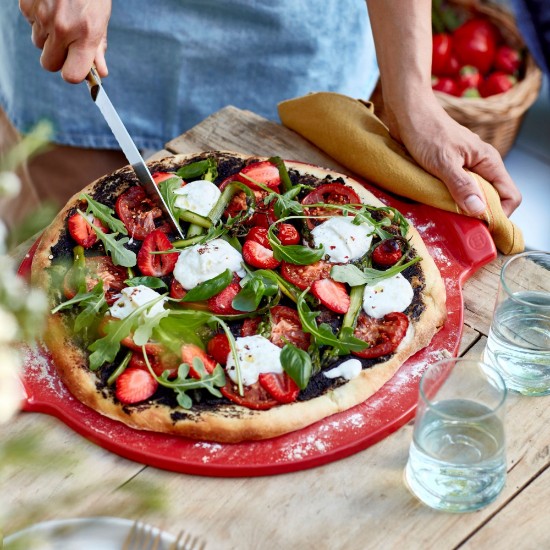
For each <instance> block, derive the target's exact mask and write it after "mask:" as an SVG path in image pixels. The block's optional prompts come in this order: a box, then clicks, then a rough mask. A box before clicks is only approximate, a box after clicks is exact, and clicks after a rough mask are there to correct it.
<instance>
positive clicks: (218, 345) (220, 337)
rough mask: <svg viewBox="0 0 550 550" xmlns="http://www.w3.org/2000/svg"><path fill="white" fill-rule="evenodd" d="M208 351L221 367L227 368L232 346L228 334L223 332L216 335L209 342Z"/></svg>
mask: <svg viewBox="0 0 550 550" xmlns="http://www.w3.org/2000/svg"><path fill="white" fill-rule="evenodd" d="M206 350H207V351H208V354H209V355H211V356H212V357H213V358H214V359H215V360H216V361H217V362H218V363H219V364H220V365H224V366H225V364H226V363H227V356H228V355H229V354H230V353H231V346H230V345H229V338H227V334H225V333H224V332H223V333H221V334H216V335H214V336H213V337H212V339H211V340H210V341H209V342H208V344H207V346H206Z"/></svg>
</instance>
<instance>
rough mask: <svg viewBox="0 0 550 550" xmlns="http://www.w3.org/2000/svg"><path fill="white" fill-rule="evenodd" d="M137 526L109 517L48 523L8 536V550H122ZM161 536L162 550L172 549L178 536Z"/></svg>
mask: <svg viewBox="0 0 550 550" xmlns="http://www.w3.org/2000/svg"><path fill="white" fill-rule="evenodd" d="M134 523H135V522H134V521H133V520H130V519H123V518H109V517H97V518H78V519H63V520H55V521H45V522H43V523H37V524H35V525H31V526H30V527H27V528H26V529H23V530H22V531H18V532H17V533H13V534H12V535H10V536H9V537H6V539H4V550H27V549H30V548H32V549H33V550H76V549H78V550H121V548H122V545H123V544H124V540H125V539H126V537H127V536H128V533H129V532H130V530H131V529H132V526H133V525H134ZM151 529H152V531H153V533H154V534H155V535H156V534H158V533H159V530H158V529H157V528H156V527H151ZM161 537H162V544H161V545H160V547H159V550H168V548H169V546H170V544H171V543H172V542H174V540H175V537H174V536H172V535H170V534H169V533H165V532H162V533H161Z"/></svg>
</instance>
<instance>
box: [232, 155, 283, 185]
mask: <svg viewBox="0 0 550 550" xmlns="http://www.w3.org/2000/svg"><path fill="white" fill-rule="evenodd" d="M248 178H250V179H253V180H254V181H257V182H259V183H263V184H264V185H266V186H267V187H269V188H270V189H273V190H277V189H278V187H279V185H281V176H280V175H279V169H278V168H277V167H276V166H275V165H274V164H271V162H269V161H268V160H264V161H262V162H255V163H253V164H249V165H248V166H245V167H244V168H243V169H242V170H241V171H240V172H239V173H238V174H236V175H235V176H234V179H236V180H237V181H240V182H242V183H245V184H246V185H248V187H250V189H259V187H258V186H257V185H254V183H253V182H251V181H250V179H248Z"/></svg>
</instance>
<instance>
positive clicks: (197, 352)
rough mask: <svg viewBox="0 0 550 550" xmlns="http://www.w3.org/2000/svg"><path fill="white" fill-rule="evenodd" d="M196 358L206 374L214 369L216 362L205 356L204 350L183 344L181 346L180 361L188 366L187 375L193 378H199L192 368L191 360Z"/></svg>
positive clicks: (193, 345)
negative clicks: (200, 362)
mask: <svg viewBox="0 0 550 550" xmlns="http://www.w3.org/2000/svg"><path fill="white" fill-rule="evenodd" d="M195 357H196V358H198V359H200V360H201V361H202V363H203V365H204V368H205V370H206V372H207V373H208V374H210V373H211V372H213V370H214V369H215V368H216V361H214V359H212V357H210V356H209V355H207V354H206V352H205V351H204V350H202V349H201V348H199V346H197V345H195V344H183V345H182V346H181V359H182V361H183V362H184V363H187V364H188V365H189V374H190V375H191V376H192V377H193V378H200V376H199V373H198V372H197V371H196V370H195V369H194V367H193V359H195Z"/></svg>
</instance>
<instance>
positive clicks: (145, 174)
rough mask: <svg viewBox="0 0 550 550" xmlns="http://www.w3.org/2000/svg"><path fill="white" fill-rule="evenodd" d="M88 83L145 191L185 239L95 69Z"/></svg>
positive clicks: (87, 78) (95, 101) (89, 75)
mask: <svg viewBox="0 0 550 550" xmlns="http://www.w3.org/2000/svg"><path fill="white" fill-rule="evenodd" d="M86 82H87V84H88V88H89V89H90V94H91V96H92V99H93V100H94V103H95V104H96V105H97V106H98V108H99V110H100V111H101V114H102V115H103V117H104V118H105V120H106V122H107V124H108V125H109V128H111V131H112V132H113V135H114V136H115V138H116V140H117V141H118V144H119V145H120V148H121V149H122V152H123V153H124V154H125V155H126V158H127V159H128V162H129V163H130V164H131V165H132V168H133V169H134V172H135V173H136V176H137V178H138V180H139V182H140V184H141V185H142V187H143V189H144V190H145V192H146V193H147V195H148V196H149V197H150V198H151V199H152V200H153V201H154V202H155V203H156V204H158V206H159V207H160V208H161V210H162V211H163V212H164V215H165V216H166V218H167V219H168V221H169V222H170V224H171V225H172V226H173V228H174V230H175V231H176V233H177V234H178V235H179V236H180V237H181V238H182V239H183V238H184V236H183V233H182V231H181V227H180V225H179V224H178V223H177V221H176V219H175V218H174V216H173V215H172V213H171V212H170V209H169V208H168V206H167V205H166V202H165V201H164V198H163V197H162V195H161V194H160V191H159V189H158V187H157V185H156V184H155V182H154V181H153V177H152V176H151V172H149V168H147V165H146V164H145V161H144V160H143V157H142V156H141V154H140V152H139V150H138V148H137V147H136V144H135V143H134V141H133V140H132V138H131V137H130V134H129V133H128V130H126V127H125V126H124V124H123V123H122V120H120V117H119V116H118V113H117V112H116V110H115V108H114V107H113V104H112V103H111V101H110V100H109V98H108V97H107V94H106V93H105V90H104V89H103V86H102V84H101V79H100V78H99V75H98V73H97V71H96V69H95V67H92V69H91V70H90V72H89V73H88V76H87V77H86Z"/></svg>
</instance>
